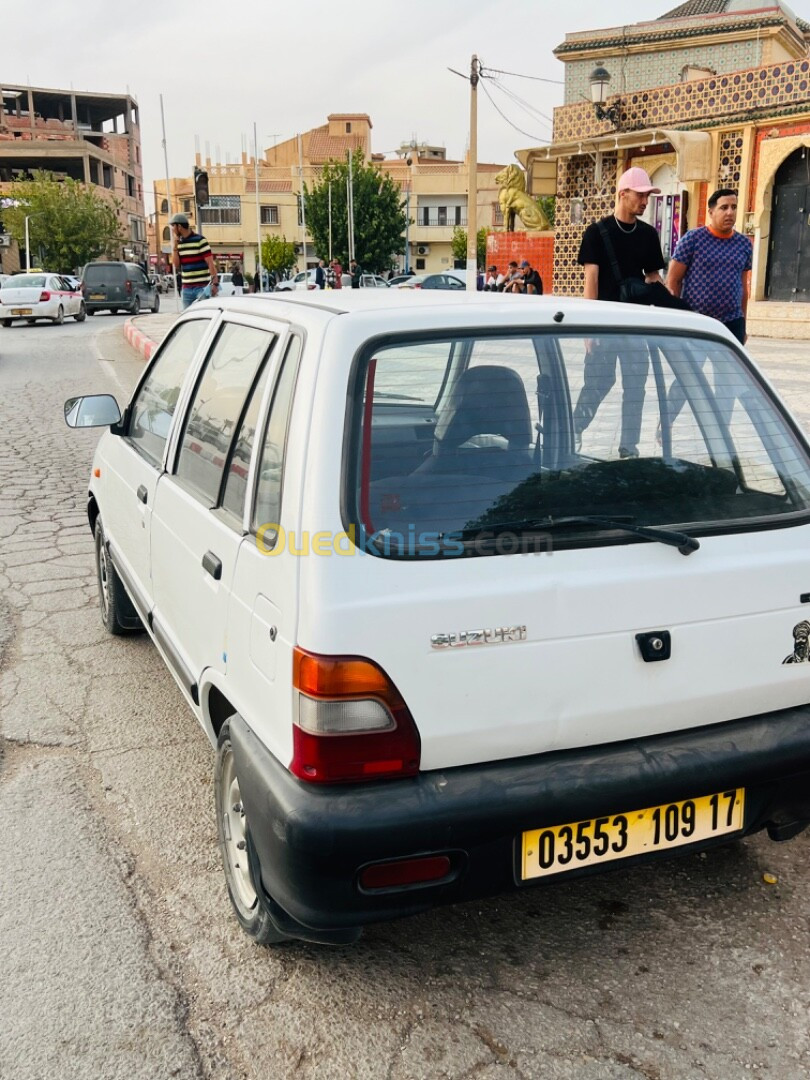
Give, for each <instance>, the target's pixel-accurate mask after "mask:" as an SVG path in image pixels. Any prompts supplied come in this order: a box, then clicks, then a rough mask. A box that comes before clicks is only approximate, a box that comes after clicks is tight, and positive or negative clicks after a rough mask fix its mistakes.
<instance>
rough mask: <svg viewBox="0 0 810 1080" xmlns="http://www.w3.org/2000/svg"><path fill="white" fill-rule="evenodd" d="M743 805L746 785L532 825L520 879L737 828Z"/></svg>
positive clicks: (740, 824) (526, 838)
mask: <svg viewBox="0 0 810 1080" xmlns="http://www.w3.org/2000/svg"><path fill="white" fill-rule="evenodd" d="M744 809H745V789H744V788H736V789H734V790H732V791H723V792H718V793H717V794H715V795H704V796H702V797H701V798H699V799H684V800H683V802H677V803H665V804H664V805H663V806H650V807H648V808H647V809H646V810H633V811H632V812H630V813H627V814H606V815H605V816H604V817H599V818H592V819H591V820H589V821H577V822H575V823H574V824H572V825H552V826H549V828H547V829H532V830H531V831H530V832H525V833H524V834H523V853H522V863H521V878H522V880H523V881H529V880H531V879H532V878H538V877H547V876H549V875H551V874H563V873H565V872H566V871H567V870H576V869H578V868H579V867H581V866H593V865H594V864H595V863H606V862H612V861H613V860H614V859H628V858H630V857H631V856H633V855H646V854H647V853H649V852H651V851H663V850H665V849H666V848H674V847H682V846H683V845H684V844H695V843H697V842H699V841H701V840H709V839H711V838H712V837H713V836H722V835H723V834H724V833H733V832H737V831H738V830H739V829H742V827H743V813H744Z"/></svg>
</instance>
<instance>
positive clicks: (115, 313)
mask: <svg viewBox="0 0 810 1080" xmlns="http://www.w3.org/2000/svg"><path fill="white" fill-rule="evenodd" d="M110 314H111V315H117V314H118V308H117V307H111V308H110Z"/></svg>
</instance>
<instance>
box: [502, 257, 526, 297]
mask: <svg viewBox="0 0 810 1080" xmlns="http://www.w3.org/2000/svg"><path fill="white" fill-rule="evenodd" d="M503 291H504V292H505V293H522V292H523V273H522V271H521V270H520V267H519V266H518V264H517V262H516V260H515V259H511V260H510V262H509V268H508V269H507V271H506V280H505V281H504V283H503Z"/></svg>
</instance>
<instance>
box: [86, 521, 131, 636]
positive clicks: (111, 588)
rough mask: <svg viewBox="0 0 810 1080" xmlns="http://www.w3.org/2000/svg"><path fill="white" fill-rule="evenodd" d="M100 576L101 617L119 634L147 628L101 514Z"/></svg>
mask: <svg viewBox="0 0 810 1080" xmlns="http://www.w3.org/2000/svg"><path fill="white" fill-rule="evenodd" d="M95 542H96V576H97V579H98V601H99V606H100V608H101V621H102V622H103V623H104V626H105V627H106V629H107V630H108V631H109V633H111V634H114V635H115V636H116V637H119V636H122V635H124V634H136V633H139V632H140V631H141V630H143V623H142V622H141V620H140V619H139V618H138V613H137V612H136V611H135V608H134V607H133V606H132V601H131V600H130V598H129V597H128V596H127V591H126V589H125V588H124V586H123V585H122V584H121V579H120V578H119V577H118V574H117V573H116V571H115V567H114V566H113V564H112V559H111V558H110V553H109V551H108V550H107V544H106V542H105V540H104V529H103V527H102V525H101V518H96V528H95Z"/></svg>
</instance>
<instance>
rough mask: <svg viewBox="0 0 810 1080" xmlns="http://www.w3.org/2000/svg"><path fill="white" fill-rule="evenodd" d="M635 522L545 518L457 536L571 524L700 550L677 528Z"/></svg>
mask: <svg viewBox="0 0 810 1080" xmlns="http://www.w3.org/2000/svg"><path fill="white" fill-rule="evenodd" d="M631 520H632V519H625V520H622V519H621V518H608V517H601V516H600V515H598V514H573V515H571V516H570V517H550V516H549V517H545V518H532V519H529V520H523V521H502V522H498V523H497V524H495V525H483V526H476V527H475V528H471V529H462V530H461V531H460V533H456V534H455V535H456V536H459V537H460V539H462V540H465V539H469V538H471V537H473V536H475V535H476V534H478V533H482V532H488V533H491V534H492V535H493V536H497V535H498V534H499V533H504V532H518V533H525V532H531V531H534V530H538V531H542V530H547V529H559V528H566V527H567V526H568V525H601V526H603V527H604V528H606V529H618V530H621V531H622V532H628V533H633V534H634V535H635V536H644V537H646V538H647V539H648V540H657V541H658V542H659V543H661V544H669V545H670V546H671V547H676V548H677V549H678V551H680V553H681V555H691V554H692V552H693V551H697V550H698V548H699V547H700V543H699V541H697V540H696V539H695V538H694V537H693V536H688V535H687V534H686V533H682V532H677V531H676V530H675V529H656V528H653V527H652V526H651V525H633V524H631Z"/></svg>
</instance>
